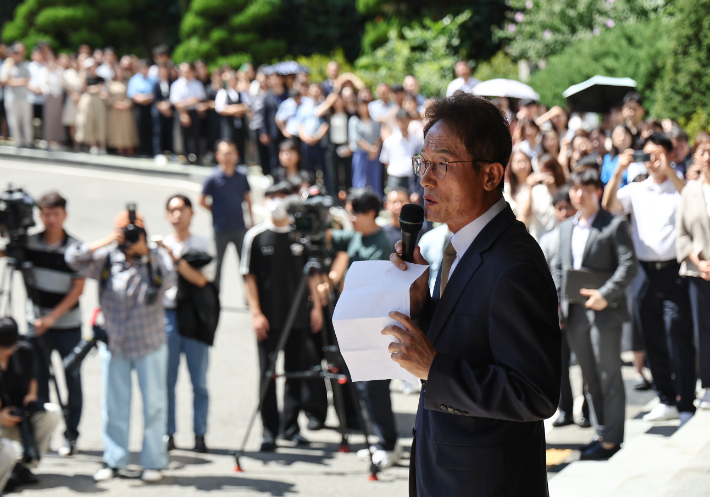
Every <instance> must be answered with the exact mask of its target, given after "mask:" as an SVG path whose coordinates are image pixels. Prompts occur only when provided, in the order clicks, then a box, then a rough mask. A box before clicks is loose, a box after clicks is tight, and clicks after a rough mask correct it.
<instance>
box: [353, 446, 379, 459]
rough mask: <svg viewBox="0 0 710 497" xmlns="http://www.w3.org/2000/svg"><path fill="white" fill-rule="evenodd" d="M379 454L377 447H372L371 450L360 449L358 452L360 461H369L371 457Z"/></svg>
mask: <svg viewBox="0 0 710 497" xmlns="http://www.w3.org/2000/svg"><path fill="white" fill-rule="evenodd" d="M375 452H377V447H375V446H374V445H370V448H369V449H360V450H358V451H357V458H358V460H359V461H369V460H370V456H371V455H372V454H374V453H375Z"/></svg>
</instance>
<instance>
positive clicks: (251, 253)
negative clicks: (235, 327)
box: [240, 182, 323, 451]
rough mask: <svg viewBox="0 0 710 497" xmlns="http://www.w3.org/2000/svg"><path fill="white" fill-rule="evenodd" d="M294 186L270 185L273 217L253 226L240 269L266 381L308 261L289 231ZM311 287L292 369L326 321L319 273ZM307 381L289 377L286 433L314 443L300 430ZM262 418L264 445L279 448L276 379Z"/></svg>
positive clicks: (291, 346)
mask: <svg viewBox="0 0 710 497" xmlns="http://www.w3.org/2000/svg"><path fill="white" fill-rule="evenodd" d="M291 189H292V187H291V185H290V184H288V183H284V182H281V183H277V184H275V185H273V186H271V187H269V188H267V190H266V191H265V193H264V194H265V197H266V208H267V210H268V211H269V218H268V219H267V220H266V221H264V222H263V223H261V224H259V225H257V226H254V227H253V228H252V229H250V230H249V231H248V232H247V234H246V236H245V238H244V248H243V250H242V259H241V268H240V272H241V274H242V275H243V276H244V287H245V290H246V297H247V302H248V304H249V309H250V311H251V315H252V325H253V327H254V333H255V334H256V339H257V341H258V344H257V346H258V349H259V366H260V373H261V374H260V381H261V382H264V381H266V376H265V373H266V371H267V369H268V367H269V359H270V356H271V354H273V353H274V352H275V351H276V348H277V345H278V342H279V339H280V337H281V333H282V332H283V331H284V326H285V324H286V319H287V315H288V312H289V310H290V309H291V305H292V299H293V296H294V295H295V294H296V291H297V289H298V285H299V282H300V281H301V277H302V273H303V267H304V265H305V264H306V262H307V254H306V252H305V249H304V246H303V245H301V244H300V243H295V242H294V241H293V239H292V238H291V236H290V235H289V232H290V231H291V228H290V221H289V217H288V214H287V212H286V208H285V206H284V201H283V199H284V198H285V197H286V196H287V195H288V194H289V193H291ZM309 290H310V297H306V296H304V298H303V301H302V302H301V303H300V304H301V305H300V308H299V312H298V314H297V317H296V321H295V322H294V325H293V329H292V330H291V334H290V335H289V337H288V340H287V342H286V345H285V347H284V370H285V371H286V372H287V373H290V372H298V371H302V370H303V369H304V367H303V360H302V348H303V343H304V341H305V336H306V334H307V333H308V331H309V330H310V332H311V333H318V332H319V331H320V329H321V327H322V326H323V309H322V306H321V305H320V299H319V298H318V294H317V291H316V280H315V278H311V280H310V281H309ZM309 300H310V301H311V302H312V303H309ZM309 307H310V310H309ZM302 381H303V380H297V379H287V380H286V383H285V386H284V403H283V406H284V407H283V413H282V423H281V425H282V431H281V434H282V437H283V439H284V440H288V441H292V442H296V443H297V444H299V445H302V444H307V443H308V440H306V439H305V438H304V437H303V436H302V435H301V434H300V428H299V426H298V413H299V410H301V408H302V407H303V405H302V402H301V388H302ZM260 388H261V383H260ZM261 420H262V422H263V425H264V434H263V441H262V444H261V450H262V451H273V450H275V449H276V439H275V437H276V435H277V434H278V433H279V412H278V406H277V403H276V384H275V382H273V381H272V382H271V384H270V385H269V389H268V391H267V394H266V398H265V399H264V403H263V405H262V406H261Z"/></svg>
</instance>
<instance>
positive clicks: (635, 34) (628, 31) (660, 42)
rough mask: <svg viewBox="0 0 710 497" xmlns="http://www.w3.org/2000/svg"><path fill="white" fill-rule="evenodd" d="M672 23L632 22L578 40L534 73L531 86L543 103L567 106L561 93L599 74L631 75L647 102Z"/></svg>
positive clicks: (658, 70)
mask: <svg viewBox="0 0 710 497" xmlns="http://www.w3.org/2000/svg"><path fill="white" fill-rule="evenodd" d="M670 31H671V26H670V23H669V22H668V21H665V20H663V19H660V18H656V19H653V20H651V21H646V22H638V23H629V24H626V25H623V26H617V27H616V28H614V29H613V30H608V31H606V32H604V33H602V34H600V35H599V36H598V37H595V38H594V40H593V41H591V40H579V41H577V42H575V43H573V44H572V45H571V46H570V47H568V48H567V49H565V50H563V51H562V52H560V53H559V54H557V55H553V56H552V57H550V58H549V60H548V61H547V65H546V68H545V69H544V70H542V71H538V72H536V73H533V75H532V77H531V78H530V82H529V83H530V85H531V86H532V87H533V88H535V91H537V92H538V93H539V94H540V98H541V100H542V102H543V103H545V104H547V105H548V106H550V105H561V106H563V107H564V106H565V101H564V98H563V97H562V92H563V91H565V90H566V89H567V88H568V87H570V86H571V85H574V84H577V83H581V82H582V81H585V80H587V79H589V78H591V77H592V76H595V75H597V74H599V75H601V76H612V77H629V78H632V79H634V80H635V81H636V83H637V85H638V86H637V90H638V92H639V93H640V94H641V95H642V96H643V97H644V99H645V100H646V101H647V102H650V101H652V100H653V93H654V86H655V84H656V81H657V80H658V77H659V75H660V74H661V70H662V67H663V63H664V57H665V54H666V51H667V48H668V36H669V34H670Z"/></svg>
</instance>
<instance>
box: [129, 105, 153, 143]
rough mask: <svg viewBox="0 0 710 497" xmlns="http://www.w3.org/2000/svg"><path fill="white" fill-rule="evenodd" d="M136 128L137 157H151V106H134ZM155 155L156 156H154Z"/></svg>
mask: <svg viewBox="0 0 710 497" xmlns="http://www.w3.org/2000/svg"><path fill="white" fill-rule="evenodd" d="M133 108H134V109H135V111H134V112H135V114H134V115H135V118H136V126H137V128H138V143H139V145H138V153H139V155H145V156H151V155H153V154H152V151H153V116H152V115H151V113H152V106H151V105H150V104H148V105H138V104H137V105H135V106H134V107H133ZM156 155H157V154H156Z"/></svg>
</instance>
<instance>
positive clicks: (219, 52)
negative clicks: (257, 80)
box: [174, 0, 286, 66]
mask: <svg viewBox="0 0 710 497" xmlns="http://www.w3.org/2000/svg"><path fill="white" fill-rule="evenodd" d="M280 7H281V0H192V2H191V3H190V6H189V8H188V10H187V12H186V13H185V15H184V16H183V18H182V22H181V23H180V39H181V43H180V44H179V45H178V46H177V48H176V49H175V53H174V58H175V60H176V61H195V60H197V59H203V60H206V61H208V62H210V63H212V64H214V65H220V64H229V65H232V66H238V65H240V64H241V63H243V62H247V61H251V60H252V59H253V60H254V61H257V62H262V61H268V60H271V59H272V58H274V57H278V56H280V55H283V54H284V53H286V42H285V41H284V40H283V39H277V38H269V37H264V36H262V34H261V32H260V31H261V30H262V29H263V28H264V26H265V25H267V23H269V22H271V21H273V19H274V18H275V17H276V16H277V15H278V13H279V9H280Z"/></svg>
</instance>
